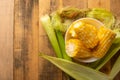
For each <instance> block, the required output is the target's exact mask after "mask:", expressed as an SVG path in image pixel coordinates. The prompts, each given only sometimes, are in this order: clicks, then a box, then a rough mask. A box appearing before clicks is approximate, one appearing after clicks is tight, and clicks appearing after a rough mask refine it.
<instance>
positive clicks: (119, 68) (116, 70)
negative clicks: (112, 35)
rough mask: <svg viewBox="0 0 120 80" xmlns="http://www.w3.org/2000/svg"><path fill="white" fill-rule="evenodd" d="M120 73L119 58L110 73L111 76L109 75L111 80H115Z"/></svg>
mask: <svg viewBox="0 0 120 80" xmlns="http://www.w3.org/2000/svg"><path fill="white" fill-rule="evenodd" d="M119 71H120V56H119V57H118V58H117V60H116V62H115V64H114V66H113V68H112V70H111V72H110V75H109V77H110V79H113V78H114V77H115V76H116V75H117V73H118V72H119Z"/></svg>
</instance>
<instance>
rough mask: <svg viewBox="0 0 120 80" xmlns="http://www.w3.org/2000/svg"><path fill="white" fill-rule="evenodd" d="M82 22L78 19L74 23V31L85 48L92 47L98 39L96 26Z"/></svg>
mask: <svg viewBox="0 0 120 80" xmlns="http://www.w3.org/2000/svg"><path fill="white" fill-rule="evenodd" d="M82 23H83V22H81V21H79V22H77V23H76V24H75V25H74V29H75V32H76V34H77V35H78V38H79V39H80V40H81V41H82V42H83V44H84V45H85V46H86V48H90V49H92V48H94V47H95V46H97V44H98V41H99V39H98V36H97V32H98V31H97V28H96V27H95V26H93V25H90V24H84V23H83V24H82ZM80 24H82V25H80Z"/></svg>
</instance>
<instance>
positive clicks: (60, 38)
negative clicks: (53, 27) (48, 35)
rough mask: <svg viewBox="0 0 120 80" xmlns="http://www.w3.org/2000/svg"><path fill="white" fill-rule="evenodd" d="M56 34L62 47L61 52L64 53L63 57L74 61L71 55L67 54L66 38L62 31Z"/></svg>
mask: <svg viewBox="0 0 120 80" xmlns="http://www.w3.org/2000/svg"><path fill="white" fill-rule="evenodd" d="M56 35H57V39H58V42H59V45H60V49H61V52H62V55H63V59H66V60H69V61H72V59H71V57H69V56H68V55H67V53H66V51H65V40H64V38H63V35H62V33H61V32H60V31H56Z"/></svg>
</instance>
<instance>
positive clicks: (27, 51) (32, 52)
mask: <svg viewBox="0 0 120 80" xmlns="http://www.w3.org/2000/svg"><path fill="white" fill-rule="evenodd" d="M38 21H39V18H38V0H15V22H14V25H15V26H14V80H38V28H39V26H38Z"/></svg>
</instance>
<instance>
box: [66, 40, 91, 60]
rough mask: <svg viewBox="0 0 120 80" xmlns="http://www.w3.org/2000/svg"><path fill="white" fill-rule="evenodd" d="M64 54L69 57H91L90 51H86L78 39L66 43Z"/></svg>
mask: <svg viewBox="0 0 120 80" xmlns="http://www.w3.org/2000/svg"><path fill="white" fill-rule="evenodd" d="M66 52H67V54H68V55H69V56H70V57H74V58H88V57H91V56H92V54H91V51H90V50H89V49H87V48H86V47H85V46H83V44H82V43H81V41H80V40H79V39H70V40H68V41H67V42H66Z"/></svg>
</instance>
